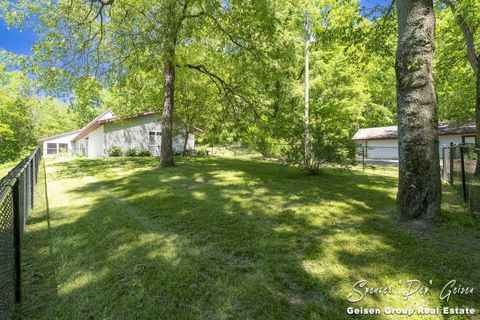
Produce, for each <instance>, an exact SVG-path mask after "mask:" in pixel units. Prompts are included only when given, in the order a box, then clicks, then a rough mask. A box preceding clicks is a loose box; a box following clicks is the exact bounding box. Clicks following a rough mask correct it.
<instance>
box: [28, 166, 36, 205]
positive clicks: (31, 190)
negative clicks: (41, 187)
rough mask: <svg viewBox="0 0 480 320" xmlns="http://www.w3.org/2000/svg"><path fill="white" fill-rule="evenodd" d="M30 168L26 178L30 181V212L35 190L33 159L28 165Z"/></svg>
mask: <svg viewBox="0 0 480 320" xmlns="http://www.w3.org/2000/svg"><path fill="white" fill-rule="evenodd" d="M29 166H30V176H29V177H28V178H29V179H30V210H31V209H33V201H34V198H35V197H34V193H35V192H34V190H35V180H34V174H35V157H33V158H32V161H31V162H30V164H29Z"/></svg>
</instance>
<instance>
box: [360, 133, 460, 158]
mask: <svg viewBox="0 0 480 320" xmlns="http://www.w3.org/2000/svg"><path fill="white" fill-rule="evenodd" d="M450 143H454V144H459V143H462V135H460V134H457V135H441V136H439V147H440V148H439V149H440V150H439V153H440V158H442V156H443V155H442V148H443V147H444V146H447V147H448V146H449V145H450ZM365 144H366V145H367V146H368V148H367V154H366V158H367V159H386V160H387V159H388V160H390V159H393V160H397V159H398V140H397V139H389V140H387V139H385V140H368V141H367V142H365V141H364V140H361V141H357V145H361V146H363V147H365ZM357 158H361V156H359V155H357Z"/></svg>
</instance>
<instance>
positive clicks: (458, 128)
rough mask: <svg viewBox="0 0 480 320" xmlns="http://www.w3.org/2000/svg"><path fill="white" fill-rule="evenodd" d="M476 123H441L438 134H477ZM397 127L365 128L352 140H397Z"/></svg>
mask: <svg viewBox="0 0 480 320" xmlns="http://www.w3.org/2000/svg"><path fill="white" fill-rule="evenodd" d="M475 133H476V129H475V122H474V121H470V122H466V123H463V124H461V123H454V122H440V123H439V124H438V134H439V135H441V136H444V135H455V134H475ZM397 138H398V128H397V126H389V127H377V128H363V129H359V130H358V131H357V133H355V135H354V136H353V137H352V140H383V139H397Z"/></svg>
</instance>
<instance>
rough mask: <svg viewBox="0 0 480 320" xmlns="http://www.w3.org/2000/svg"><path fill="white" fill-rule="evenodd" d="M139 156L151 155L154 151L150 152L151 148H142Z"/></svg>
mask: <svg viewBox="0 0 480 320" xmlns="http://www.w3.org/2000/svg"><path fill="white" fill-rule="evenodd" d="M138 156H139V157H151V156H152V153H151V152H150V150H141V151H140V152H139V153H138Z"/></svg>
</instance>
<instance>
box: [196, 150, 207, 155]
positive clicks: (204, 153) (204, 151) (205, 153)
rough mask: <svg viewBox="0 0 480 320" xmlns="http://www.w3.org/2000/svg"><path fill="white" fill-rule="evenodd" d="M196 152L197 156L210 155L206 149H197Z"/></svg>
mask: <svg viewBox="0 0 480 320" xmlns="http://www.w3.org/2000/svg"><path fill="white" fill-rule="evenodd" d="M196 154H197V157H206V156H207V155H208V154H207V150H205V149H201V150H197V152H196Z"/></svg>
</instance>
